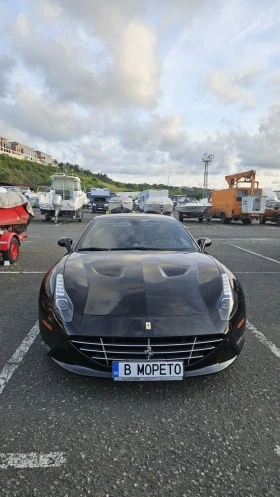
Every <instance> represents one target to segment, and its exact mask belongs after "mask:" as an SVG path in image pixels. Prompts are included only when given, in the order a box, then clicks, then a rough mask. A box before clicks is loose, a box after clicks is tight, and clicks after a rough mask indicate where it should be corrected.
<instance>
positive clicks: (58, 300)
mask: <svg viewBox="0 0 280 497" xmlns="http://www.w3.org/2000/svg"><path fill="white" fill-rule="evenodd" d="M55 305H56V307H57V309H58V311H59V314H60V315H61V317H62V319H63V321H65V323H70V321H72V318H73V311H74V308H73V304H72V302H71V299H70V297H69V295H68V294H67V292H66V290H65V286H64V278H63V274H58V275H57V276H56V285H55Z"/></svg>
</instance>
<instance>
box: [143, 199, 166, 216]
mask: <svg viewBox="0 0 280 497" xmlns="http://www.w3.org/2000/svg"><path fill="white" fill-rule="evenodd" d="M172 210H173V203H172V204H169V203H165V202H145V204H144V207H143V211H144V212H145V214H165V215H170V214H171V212H172Z"/></svg>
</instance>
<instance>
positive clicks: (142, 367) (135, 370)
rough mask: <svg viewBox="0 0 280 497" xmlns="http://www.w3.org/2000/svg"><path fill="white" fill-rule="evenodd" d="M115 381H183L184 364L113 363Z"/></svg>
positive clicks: (155, 362) (179, 362) (168, 362)
mask: <svg viewBox="0 0 280 497" xmlns="http://www.w3.org/2000/svg"><path fill="white" fill-rule="evenodd" d="M112 374H113V378H114V380H115V381H166V380H182V379H183V377H184V363H183V362H181V361H166V362H165V361H146V362H134V361H133V362H124V361H123V362H122V361H121V362H117V361H116V362H113V366H112Z"/></svg>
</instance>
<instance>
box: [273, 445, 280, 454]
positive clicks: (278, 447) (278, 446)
mask: <svg viewBox="0 0 280 497" xmlns="http://www.w3.org/2000/svg"><path fill="white" fill-rule="evenodd" d="M274 451H275V452H276V455H277V456H280V445H276V447H275V449H274Z"/></svg>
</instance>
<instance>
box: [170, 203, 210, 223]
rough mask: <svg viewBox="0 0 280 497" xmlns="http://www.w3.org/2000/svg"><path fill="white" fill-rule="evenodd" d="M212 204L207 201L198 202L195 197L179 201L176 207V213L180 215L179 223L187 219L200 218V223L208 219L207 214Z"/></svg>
mask: <svg viewBox="0 0 280 497" xmlns="http://www.w3.org/2000/svg"><path fill="white" fill-rule="evenodd" d="M210 207H212V204H210V203H209V202H208V200H207V199H202V200H200V201H199V200H197V199H196V198H195V197H185V198H183V199H182V200H179V201H178V203H177V204H176V206H175V211H177V212H178V213H179V221H183V220H184V219H185V218H198V220H199V221H200V222H202V221H203V218H204V217H207V212H208V210H209V209H210Z"/></svg>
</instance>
